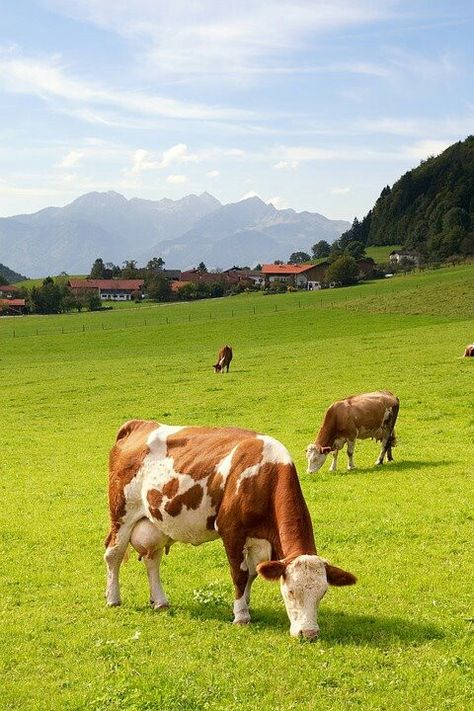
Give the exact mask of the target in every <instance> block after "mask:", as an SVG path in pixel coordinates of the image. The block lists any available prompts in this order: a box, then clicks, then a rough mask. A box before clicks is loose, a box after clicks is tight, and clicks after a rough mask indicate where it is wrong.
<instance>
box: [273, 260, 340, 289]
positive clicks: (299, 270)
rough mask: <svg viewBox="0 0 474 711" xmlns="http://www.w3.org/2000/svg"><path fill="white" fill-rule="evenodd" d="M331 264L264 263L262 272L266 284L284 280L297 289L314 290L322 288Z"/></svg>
mask: <svg viewBox="0 0 474 711" xmlns="http://www.w3.org/2000/svg"><path fill="white" fill-rule="evenodd" d="M328 266H329V263H328V262H321V264H264V265H263V266H262V274H263V276H264V278H265V285H268V284H271V283H272V282H274V281H283V282H286V283H288V284H291V285H293V286H296V288H297V289H306V290H308V291H313V290H314V289H320V288H321V286H322V284H323V282H324V280H325V276H326V271H327V268H328Z"/></svg>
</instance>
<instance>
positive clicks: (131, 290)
mask: <svg viewBox="0 0 474 711" xmlns="http://www.w3.org/2000/svg"><path fill="white" fill-rule="evenodd" d="M68 283H69V287H70V289H71V291H72V293H73V294H77V295H80V294H81V293H83V292H84V291H90V290H95V291H97V292H98V295H99V297H100V299H101V300H102V301H132V299H141V298H143V279H69V282H68Z"/></svg>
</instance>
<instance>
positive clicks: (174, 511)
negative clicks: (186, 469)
mask: <svg viewBox="0 0 474 711" xmlns="http://www.w3.org/2000/svg"><path fill="white" fill-rule="evenodd" d="M203 496H204V492H203V490H202V486H201V485H200V484H194V486H192V487H191V488H190V489H188V490H187V491H185V492H184V493H183V494H178V496H175V497H174V498H173V499H171V500H170V501H168V503H167V504H166V505H165V511H166V513H168V514H169V515H170V516H179V514H180V513H181V509H182V508H183V506H186V508H187V509H197V508H199V505H200V503H201V501H202V498H203Z"/></svg>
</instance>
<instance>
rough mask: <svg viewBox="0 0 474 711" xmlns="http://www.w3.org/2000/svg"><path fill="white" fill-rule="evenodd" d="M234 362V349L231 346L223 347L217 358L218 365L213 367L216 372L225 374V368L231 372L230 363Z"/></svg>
mask: <svg viewBox="0 0 474 711" xmlns="http://www.w3.org/2000/svg"><path fill="white" fill-rule="evenodd" d="M231 360H232V348H231V347H230V346H222V348H221V349H220V351H219V354H218V356H217V363H216V364H215V365H214V366H213V367H214V372H216V373H223V372H224V368H227V373H228V372H229V366H230V362H231Z"/></svg>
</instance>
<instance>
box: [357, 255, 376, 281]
mask: <svg viewBox="0 0 474 711" xmlns="http://www.w3.org/2000/svg"><path fill="white" fill-rule="evenodd" d="M357 266H358V268H359V279H370V277H372V276H373V275H374V271H375V262H374V260H373V259H372V257H361V259H358V260H357Z"/></svg>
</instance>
